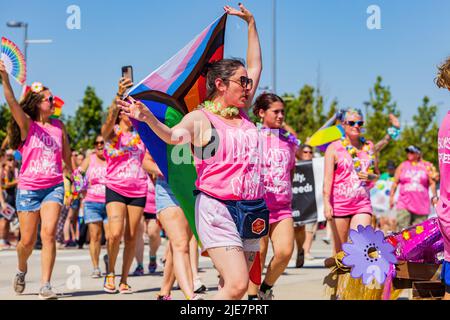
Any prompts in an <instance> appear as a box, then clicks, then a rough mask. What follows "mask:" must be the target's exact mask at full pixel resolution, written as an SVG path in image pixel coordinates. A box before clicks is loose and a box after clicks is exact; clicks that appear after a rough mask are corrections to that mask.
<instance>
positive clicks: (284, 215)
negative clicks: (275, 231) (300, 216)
mask: <svg viewBox="0 0 450 320" xmlns="http://www.w3.org/2000/svg"><path fill="white" fill-rule="evenodd" d="M288 218H292V211H291V210H278V211H274V212H272V211H271V212H270V215H269V224H274V223H275V222H280V221H281V220H284V219H288Z"/></svg>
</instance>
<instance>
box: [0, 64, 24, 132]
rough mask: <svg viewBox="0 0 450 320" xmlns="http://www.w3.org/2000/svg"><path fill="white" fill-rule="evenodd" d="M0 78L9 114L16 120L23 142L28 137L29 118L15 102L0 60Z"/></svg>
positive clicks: (3, 65)
mask: <svg viewBox="0 0 450 320" xmlns="http://www.w3.org/2000/svg"><path fill="white" fill-rule="evenodd" d="M0 77H1V78H2V81H3V91H4V93H5V99H6V102H7V103H8V105H9V108H10V109H11V114H12V116H13V117H14V120H16V122H17V125H18V126H19V128H20V135H21V139H22V140H25V138H26V137H27V135H28V130H29V128H30V118H29V117H28V116H27V114H26V113H25V112H23V110H22V107H21V106H20V104H19V103H18V102H17V100H16V98H15V97H14V91H13V89H12V87H11V83H10V82H9V76H8V73H7V72H6V68H5V64H4V63H3V61H1V60H0Z"/></svg>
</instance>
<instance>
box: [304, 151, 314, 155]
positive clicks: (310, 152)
mask: <svg viewBox="0 0 450 320" xmlns="http://www.w3.org/2000/svg"><path fill="white" fill-rule="evenodd" d="M303 153H309V154H312V151H303Z"/></svg>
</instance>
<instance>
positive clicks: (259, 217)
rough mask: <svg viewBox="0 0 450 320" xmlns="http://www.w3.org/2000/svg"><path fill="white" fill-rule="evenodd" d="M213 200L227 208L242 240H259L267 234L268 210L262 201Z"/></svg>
mask: <svg viewBox="0 0 450 320" xmlns="http://www.w3.org/2000/svg"><path fill="white" fill-rule="evenodd" d="M200 192H201V191H198V190H195V191H194V194H195V195H198V194H199V193H200ZM208 196H210V195H208ZM212 198H213V197H212ZM214 199H216V200H217V201H220V202H222V203H223V204H224V205H225V206H226V207H227V209H228V211H229V212H230V215H231V217H232V218H233V221H234V223H235V224H236V227H237V230H238V232H239V235H240V236H241V238H242V239H259V238H262V237H264V236H266V235H267V234H268V233H269V209H267V205H266V202H265V201H264V199H258V200H239V201H235V200H220V199H217V198H214Z"/></svg>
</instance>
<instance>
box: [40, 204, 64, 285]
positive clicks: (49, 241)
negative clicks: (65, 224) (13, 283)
mask: <svg viewBox="0 0 450 320" xmlns="http://www.w3.org/2000/svg"><path fill="white" fill-rule="evenodd" d="M60 212H61V205H60V204H59V203H57V202H50V201H48V202H44V203H42V207H41V239H42V253H41V266H42V278H41V283H42V284H45V283H48V282H50V278H51V276H52V271H53V267H54V265H55V258H56V227H57V225H58V219H59V214H60Z"/></svg>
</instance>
